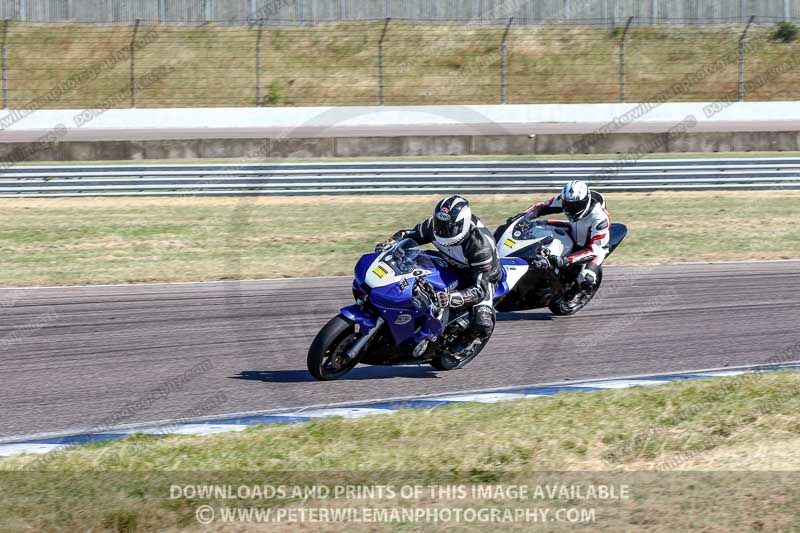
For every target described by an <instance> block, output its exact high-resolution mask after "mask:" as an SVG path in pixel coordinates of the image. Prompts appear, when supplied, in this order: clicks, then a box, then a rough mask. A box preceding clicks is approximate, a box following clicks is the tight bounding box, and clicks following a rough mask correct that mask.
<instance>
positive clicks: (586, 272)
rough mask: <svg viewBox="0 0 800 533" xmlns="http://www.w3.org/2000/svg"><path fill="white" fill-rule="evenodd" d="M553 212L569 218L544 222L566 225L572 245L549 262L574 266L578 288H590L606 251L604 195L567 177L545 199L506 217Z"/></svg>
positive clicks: (595, 279)
mask: <svg viewBox="0 0 800 533" xmlns="http://www.w3.org/2000/svg"><path fill="white" fill-rule="evenodd" d="M555 213H564V214H565V215H566V216H567V219H568V221H567V222H561V221H558V220H548V221H547V223H548V224H551V225H554V226H561V227H563V228H564V229H568V230H569V233H570V236H571V237H572V240H573V241H574V242H575V247H574V248H573V250H572V251H571V252H570V253H569V255H567V256H550V262H551V263H552V264H553V265H554V266H557V267H558V268H560V269H574V270H576V271H577V278H576V279H577V281H578V285H579V286H580V288H581V289H582V290H584V291H591V290H592V289H593V288H594V286H595V284H596V283H597V277H598V275H599V274H600V265H601V264H602V263H603V260H604V259H605V258H606V256H607V255H608V246H609V240H610V238H609V229H610V226H611V218H610V216H609V214H608V211H607V210H606V205H605V200H604V199H603V195H601V194H600V193H598V192H595V191H590V190H589V186H588V185H587V184H586V182H584V181H577V180H576V181H570V182H569V183H567V184H566V185H564V187H563V188H562V189H561V193H560V194H558V195H557V196H554V197H552V198H550V200H548V201H546V202H542V203H538V204H533V205H532V206H530V207H529V208H528V209H527V210H525V211H524V212H522V213H520V214H518V215H516V216H514V217H511V218H509V219H508V221H507V224H511V223H512V222H513V221H514V220H516V219H517V218H520V217H525V218H526V219H529V220H532V219H534V218H538V217H540V216H544V215H552V214H555ZM506 227H508V226H507V225H506ZM502 231H505V228H502ZM502 231H500V234H502Z"/></svg>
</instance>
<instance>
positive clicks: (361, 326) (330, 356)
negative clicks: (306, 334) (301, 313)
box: [308, 239, 530, 381]
mask: <svg viewBox="0 0 800 533" xmlns="http://www.w3.org/2000/svg"><path fill="white" fill-rule="evenodd" d="M417 246H418V245H417V243H416V242H415V241H413V240H411V239H404V240H401V241H400V242H398V243H396V244H395V245H394V246H393V247H392V248H390V249H388V250H386V251H384V252H379V253H370V254H366V255H363V256H362V257H361V259H360V260H359V261H358V263H357V264H356V267H355V279H354V280H353V296H354V298H355V301H356V303H355V304H353V305H349V306H347V307H344V308H342V309H341V311H340V312H339V314H338V315H336V316H335V317H333V318H332V319H331V320H330V321H329V322H328V323H327V324H325V326H324V327H323V328H322V329H321V330H320V332H319V333H318V334H317V336H316V337H315V338H314V341H313V342H312V344H311V347H310V348H309V350H308V370H309V372H310V373H311V375H313V376H314V377H315V378H317V379H319V380H325V381H327V380H334V379H338V378H340V377H342V376H344V375H345V374H347V373H348V372H349V371H350V370H352V369H353V368H354V367H355V366H356V365H357V364H359V363H362V364H368V365H399V364H408V363H427V364H430V365H431V366H433V367H434V368H435V369H437V370H452V369H455V368H461V367H463V366H464V365H466V364H467V363H468V362H469V361H471V360H472V359H474V358H475V357H476V356H477V355H478V354H479V353H480V352H481V351H482V350H483V349H484V348H485V347H486V343H487V342H488V340H489V339H486V340H485V341H484V342H481V341H480V340H478V339H470V340H469V344H468V345H467V348H466V349H463V346H464V344H463V341H464V339H465V338H468V335H467V332H468V328H469V324H470V316H469V313H470V310H469V309H464V310H459V309H457V308H456V309H453V308H449V307H440V306H439V305H438V301H439V300H438V299H437V297H436V294H437V293H438V292H449V291H453V290H456V287H457V286H458V283H459V277H458V273H457V272H456V270H455V269H454V268H453V267H452V266H450V265H449V263H448V262H447V260H445V258H444V257H443V256H442V255H440V254H439V253H438V252H437V251H435V250H422V249H420V248H418V247H417ZM500 262H501V264H502V267H503V279H502V281H501V282H500V283H499V284H498V287H497V290H496V292H495V298H500V297H502V296H504V295H505V294H507V293H508V292H509V291H510V290H511V289H513V287H514V285H515V284H516V283H517V282H518V281H519V280H520V279H521V278H522V277H523V276H524V275H525V273H526V272H527V271H528V269H529V268H530V266H529V264H528V262H527V261H526V260H525V259H523V258H520V257H504V258H502V259H501V260H500ZM456 346H458V347H459V348H461V350H456V351H455V354H454V351H453V350H452V349H453V348H454V347H456Z"/></svg>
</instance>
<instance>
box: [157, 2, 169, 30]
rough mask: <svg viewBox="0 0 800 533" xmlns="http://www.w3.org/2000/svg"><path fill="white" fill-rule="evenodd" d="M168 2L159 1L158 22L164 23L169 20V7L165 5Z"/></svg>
mask: <svg viewBox="0 0 800 533" xmlns="http://www.w3.org/2000/svg"><path fill="white" fill-rule="evenodd" d="M165 1H166V0H158V22H160V23H162V24H163V23H164V22H166V20H167V5H166V4H165V3H164V2H165Z"/></svg>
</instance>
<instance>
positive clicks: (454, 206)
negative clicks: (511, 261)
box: [375, 196, 502, 357]
mask: <svg viewBox="0 0 800 533" xmlns="http://www.w3.org/2000/svg"><path fill="white" fill-rule="evenodd" d="M401 239H413V240H414V241H415V242H417V244H420V245H422V244H429V243H433V245H434V246H435V247H436V248H437V249H438V250H439V252H440V253H441V256H442V257H443V258H444V259H445V260H446V261H447V262H448V263H449V264H450V265H451V266H454V267H456V270H457V272H458V274H459V279H460V281H459V284H458V287H457V289H458V290H456V291H453V292H450V293H444V292H440V293H438V294H437V298H438V300H439V305H440V306H442V307H447V306H449V307H451V308H454V309H456V310H464V309H469V308H470V307H471V308H472V313H471V314H470V318H471V320H470V332H471V333H472V335H473V337H474V338H476V339H479V340H480V341H481V342H485V341H486V340H488V339H489V337H490V336H491V334H492V330H493V329H494V303H493V299H494V292H495V288H496V286H497V283H499V282H500V281H501V279H502V270H501V267H500V260H499V258H498V255H497V246H496V244H495V241H494V237H493V236H492V233H491V232H490V231H489V230H488V229H487V228H486V226H484V224H483V222H481V220H480V219H479V218H478V217H477V216H475V215H473V214H472V209H471V208H470V206H469V202H468V201H467V200H465V199H464V198H462V197H460V196H450V197H448V198H445V199H443V200H441V201H440V202H439V203H437V204H436V207H435V208H434V210H433V216H432V217H431V218H429V219H427V220H425V221H423V222H421V223H419V224H417V225H416V226H415V227H414V229H410V230H400V231H398V232H397V233H395V234H394V235H393V236H392V240H390V241H386V242H383V243H380V244H378V245H377V246H376V248H375V251H383V250H385V249H387V248H388V247H391V246H393V245H394V243H395V242H397V241H398V240H401ZM453 351H454V352H459V351H461V352H462V354H461V355H464V354H463V351H464V348H463V347H458V349H454V350H453ZM453 355H456V356H457V357H458V356H459V354H458V353H454V354H453Z"/></svg>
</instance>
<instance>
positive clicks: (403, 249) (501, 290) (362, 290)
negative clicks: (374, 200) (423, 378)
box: [341, 241, 527, 344]
mask: <svg viewBox="0 0 800 533" xmlns="http://www.w3.org/2000/svg"><path fill="white" fill-rule="evenodd" d="M414 245H415V243H413V241H402V242H401V243H399V244H398V245H397V246H396V247H395V248H393V251H392V253H391V254H387V255H386V257H385V259H384V260H385V261H387V262H389V261H391V265H390V267H391V269H392V270H393V271H394V273H393V275H395V276H403V278H402V279H398V280H397V281H396V282H395V283H390V284H388V285H385V286H382V287H380V286H376V287H370V286H368V284H367V283H366V280H367V278H368V272H369V269H370V267H371V266H372V264H373V263H374V262H375V260H376V259H377V258H378V256H379V255H380V254H377V253H371V254H366V255H363V256H362V257H361V259H359V260H358V263H356V267H355V273H354V274H355V276H354V279H353V292H354V294H355V296H356V298H357V299H358V300H361V301H363V302H364V303H363V304H356V305H351V306H348V307H345V308H343V309H342V311H341V312H342V315H343V316H344V317H345V318H347V319H348V320H351V321H353V322H355V323H358V324H360V325H361V331H368V330H370V329H371V328H373V327H374V326H375V323H376V320H377V317H378V316H380V317H382V318H383V319H384V320H385V321H386V324H387V326H388V327H389V330H390V331H391V333H392V336H393V337H394V340H395V342H396V343H397V344H411V343H418V342H419V341H421V340H423V339H426V338H428V337H431V336H434V335H439V334H441V333H442V331H443V330H444V327H443V325H442V323H441V322H440V321H439V320H438V319H437V318H436V317H435V316H433V312H432V310H431V307H430V306H429V305H428V304H427V303H426V302H424V301H420V300H415V298H414V284H415V283H416V280H417V279H418V278H422V277H424V279H426V280H427V281H428V282H429V283H430V284H431V286H432V287H433V289H434V290H435V291H437V292H438V291H447V290H452V289H455V288H456V287H457V286H458V283H459V278H458V275H457V274H456V273H455V272H453V271H452V270H451V269H450V267H449V266H448V264H447V263H446V262H445V261H444V260H443V259H442V258H440V257H438V256H436V255H435V254H431V253H427V252H424V251H422V250H419V249H416V248H414ZM390 255H391V256H393V258H391V257H390ZM500 261H501V264H502V265H503V266H504V267H512V268H513V267H515V266H516V267H521V268H522V267H524V268H527V262H526V261H525V260H524V259H521V258H518V257H507V258H502V259H501V260H500ZM387 264H388V263H387ZM421 272H424V274H422V273H421ZM370 279H372V278H370ZM373 284H374V282H373ZM509 290H510V287H509V286H508V281H507V276H506V269H505V268H503V278H502V280H501V281H500V283H498V285H497V290H496V291H495V298H498V297H500V296H503V295H504V294H506V293H507V292H508V291H509Z"/></svg>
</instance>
